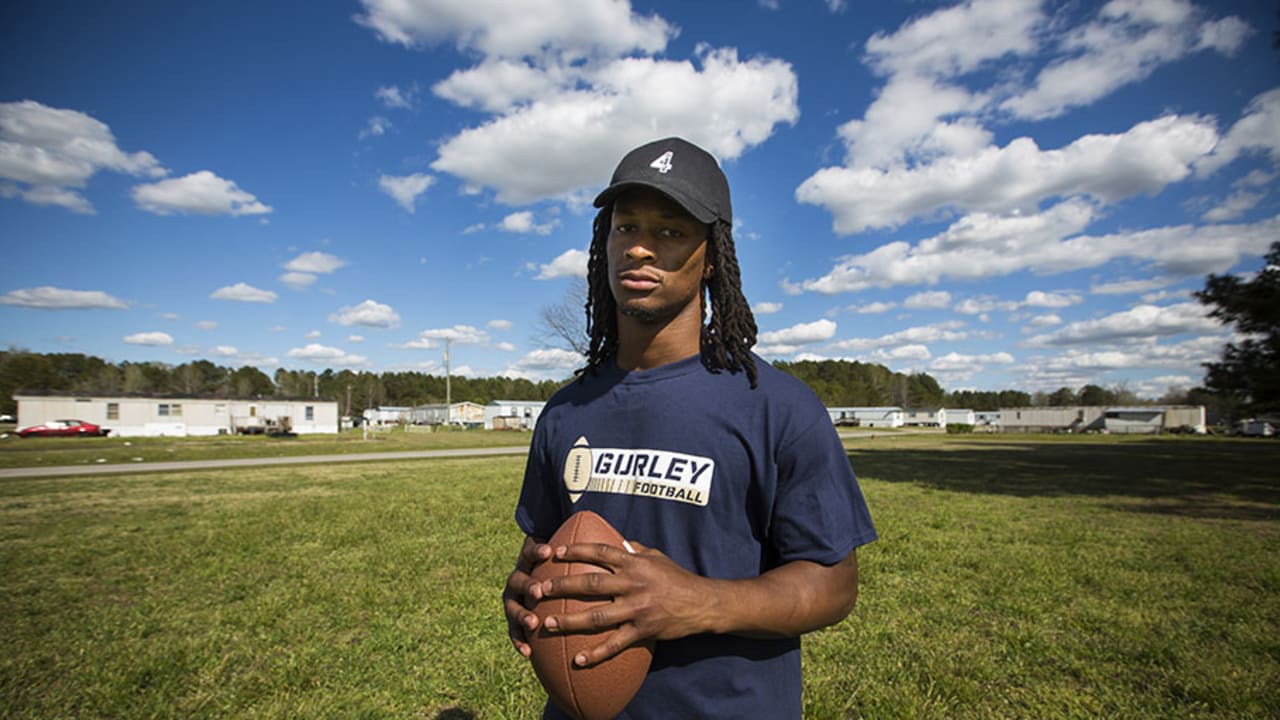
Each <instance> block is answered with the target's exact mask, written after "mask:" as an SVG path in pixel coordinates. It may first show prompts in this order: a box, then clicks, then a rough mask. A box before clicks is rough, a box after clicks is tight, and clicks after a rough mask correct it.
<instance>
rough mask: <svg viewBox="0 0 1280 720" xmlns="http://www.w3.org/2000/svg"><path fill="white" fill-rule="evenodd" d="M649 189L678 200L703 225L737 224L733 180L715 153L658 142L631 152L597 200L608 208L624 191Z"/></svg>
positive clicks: (679, 141) (674, 142) (676, 141)
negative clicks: (731, 190)
mask: <svg viewBox="0 0 1280 720" xmlns="http://www.w3.org/2000/svg"><path fill="white" fill-rule="evenodd" d="M633 187H648V188H653V189H654V190H657V191H659V192H661V193H663V194H665V195H667V196H668V197H670V198H671V199H672V200H675V201H676V202H677V203H679V204H680V206H681V207H683V208H684V209H685V210H687V211H689V214H690V215H692V216H694V217H695V218H697V219H698V220H699V221H700V222H704V223H708V224H709V223H712V222H714V221H716V220H723V221H725V222H727V223H730V224H732V223H733V209H732V207H731V206H730V204H729V181H728V180H727V179H725V176H724V172H723V171H722V170H721V169H720V164H719V163H717V162H716V159H715V158H714V157H712V155H711V153H709V152H707V151H706V150H703V149H702V148H700V147H698V146H697V145H694V144H693V143H691V142H689V141H688V140H685V139H684V138H678V137H670V138H666V139H664V140H656V141H654V142H651V143H648V144H646V145H641V146H640V147H638V148H636V149H635V150H632V151H631V152H629V153H627V155H626V157H624V158H622V162H620V163H618V169H617V170H614V171H613V179H612V180H610V181H609V187H607V188H605V189H604V192H602V193H600V194H599V195H598V196H597V197H596V201H595V206H596V207H604V206H605V205H607V204H609V203H610V202H611V201H613V199H614V198H616V197H617V196H618V194H619V193H621V192H622V191H624V190H627V189H630V188H633Z"/></svg>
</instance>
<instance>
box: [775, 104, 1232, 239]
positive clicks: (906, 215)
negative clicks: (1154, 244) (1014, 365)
mask: <svg viewBox="0 0 1280 720" xmlns="http://www.w3.org/2000/svg"><path fill="white" fill-rule="evenodd" d="M1217 139H1218V135H1217V132H1216V130H1215V129H1214V126H1213V124H1212V123H1211V122H1210V121H1208V120H1205V119H1203V118H1198V117H1179V116H1176V115H1171V116H1167V117H1162V118H1159V119H1157V120H1151V121H1147V122H1141V123H1138V124H1137V125H1134V126H1133V127H1131V128H1130V129H1129V130H1127V131H1126V132H1124V133H1119V134H1113V135H1086V136H1084V137H1081V138H1079V139H1077V140H1076V141H1074V142H1072V143H1071V144H1070V145H1067V146H1066V147H1063V148H1060V149H1057V150H1042V149H1040V147H1039V146H1038V145H1037V144H1036V141H1035V140H1033V139H1032V138H1029V137H1021V138H1017V139H1015V140H1013V141H1012V142H1010V143H1009V144H1008V145H1006V146H1005V147H1003V148H996V147H988V148H985V149H983V150H982V151H981V152H977V153H974V154H971V155H966V156H964V157H945V158H941V159H938V160H936V161H934V162H932V163H930V164H928V165H924V166H921V167H917V168H904V167H892V168H887V169H878V168H851V167H827V168H823V169H821V170H819V171H818V172H817V173H815V174H814V175H812V176H811V177H809V179H807V180H805V181H804V182H803V183H802V184H801V185H800V187H798V188H797V189H796V199H797V200H798V201H800V202H803V203H808V204H812V205H820V206H822V207H824V208H826V209H827V210H828V211H829V212H830V213H831V214H832V216H833V218H834V229H835V231H836V232H837V233H840V234H842V235H849V234H852V233H857V232H861V231H863V230H866V229H868V228H877V227H896V226H899V225H902V224H903V223H906V222H908V221H909V220H912V219H914V218H920V217H924V218H929V217H933V216H935V215H938V214H939V213H945V212H950V211H953V210H959V211H963V212H974V213H979V214H981V213H1013V212H1024V213H1025V212H1031V211H1034V210H1035V208H1036V207H1037V206H1038V205H1039V203H1041V202H1042V201H1045V200H1049V199H1052V198H1074V197H1088V198H1091V199H1092V200H1094V201H1097V202H1107V203H1110V202H1116V201H1118V200H1122V199H1125V198H1129V197H1133V196H1136V195H1141V194H1154V193H1156V192H1159V191H1160V190H1162V189H1163V188H1164V187H1165V186H1167V185H1168V184H1169V183H1172V182H1176V181H1179V180H1182V179H1184V178H1185V177H1187V176H1188V175H1189V174H1190V172H1191V164H1192V163H1193V162H1195V161H1196V160H1197V159H1198V158H1200V157H1202V156H1204V155H1205V153H1207V152H1209V150H1210V149H1211V148H1213V146H1214V143H1215V142H1217ZM1067 204H1068V203H1062V205H1067ZM1072 204H1073V205H1074V204H1078V203H1074V202H1073V203H1072ZM1059 207H1061V205H1060V206H1059Z"/></svg>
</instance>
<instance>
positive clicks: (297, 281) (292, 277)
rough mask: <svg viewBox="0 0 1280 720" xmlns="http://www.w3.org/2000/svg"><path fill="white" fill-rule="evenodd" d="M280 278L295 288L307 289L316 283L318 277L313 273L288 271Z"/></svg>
mask: <svg viewBox="0 0 1280 720" xmlns="http://www.w3.org/2000/svg"><path fill="white" fill-rule="evenodd" d="M278 279H279V280H280V282H282V283H284V284H285V285H288V286H289V287H291V288H293V289H294V290H305V289H307V288H309V287H311V286H312V285H313V284H315V281H316V279H317V278H316V276H315V275H312V274H311V273H301V272H287V273H284V274H283V275H281V276H280V277H279V278H278Z"/></svg>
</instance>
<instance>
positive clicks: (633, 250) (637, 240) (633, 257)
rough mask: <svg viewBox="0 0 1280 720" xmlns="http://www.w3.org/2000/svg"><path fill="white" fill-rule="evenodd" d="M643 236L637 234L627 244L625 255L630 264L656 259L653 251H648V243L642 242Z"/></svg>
mask: <svg viewBox="0 0 1280 720" xmlns="http://www.w3.org/2000/svg"><path fill="white" fill-rule="evenodd" d="M644 239H645V238H644V235H643V234H637V236H636V237H634V238H632V240H631V241H630V242H629V243H627V249H626V252H625V255H626V257H627V259H628V260H630V261H631V262H639V261H642V260H653V259H654V257H656V256H655V255H654V254H653V250H651V249H650V247H649V243H646V242H644Z"/></svg>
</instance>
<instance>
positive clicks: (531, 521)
mask: <svg viewBox="0 0 1280 720" xmlns="http://www.w3.org/2000/svg"><path fill="white" fill-rule="evenodd" d="M546 422H547V414H546V413H545V412H544V413H543V415H542V416H541V417H540V418H538V424H537V425H536V426H535V427H534V431H533V441H532V442H531V443H530V445H529V458H528V460H527V461H526V462H525V468H524V483H523V484H522V485H521V487H520V500H519V501H518V502H517V503H516V524H517V525H519V526H520V529H521V530H523V531H524V532H525V534H526V535H529V536H531V537H535V538H538V539H541V540H546V539H548V538H550V537H551V536H552V534H554V533H555V531H556V528H558V527H560V522H561V520H562V518H561V512H560V501H559V496H558V493H559V487H558V485H557V483H556V481H555V480H556V472H555V467H554V463H553V462H552V460H551V456H550V453H548V452H547V428H546Z"/></svg>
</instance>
